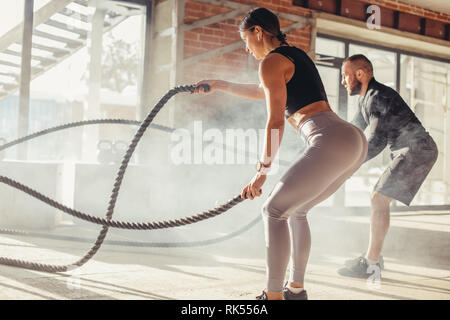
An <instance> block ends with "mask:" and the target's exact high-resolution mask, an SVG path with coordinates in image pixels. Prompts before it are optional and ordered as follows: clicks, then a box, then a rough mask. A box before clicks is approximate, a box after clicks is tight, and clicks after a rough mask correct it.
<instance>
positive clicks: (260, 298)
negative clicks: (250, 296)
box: [256, 290, 269, 300]
mask: <svg viewBox="0 0 450 320" xmlns="http://www.w3.org/2000/svg"><path fill="white" fill-rule="evenodd" d="M256 300H269V298H267V294H266V292H265V291H264V290H263V292H262V293H261V294H260V295H259V296H256Z"/></svg>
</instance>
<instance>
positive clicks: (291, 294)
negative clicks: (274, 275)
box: [283, 283, 308, 300]
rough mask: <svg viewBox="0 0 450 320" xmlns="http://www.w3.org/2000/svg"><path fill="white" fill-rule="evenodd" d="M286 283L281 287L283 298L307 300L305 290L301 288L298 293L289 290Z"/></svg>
mask: <svg viewBox="0 0 450 320" xmlns="http://www.w3.org/2000/svg"><path fill="white" fill-rule="evenodd" d="M286 285H287V283H286ZM286 285H285V286H284V288H283V298H284V300H308V294H307V293H306V290H302V291H300V292H299V293H294V292H292V291H291V290H289V288H288V287H287V286H286Z"/></svg>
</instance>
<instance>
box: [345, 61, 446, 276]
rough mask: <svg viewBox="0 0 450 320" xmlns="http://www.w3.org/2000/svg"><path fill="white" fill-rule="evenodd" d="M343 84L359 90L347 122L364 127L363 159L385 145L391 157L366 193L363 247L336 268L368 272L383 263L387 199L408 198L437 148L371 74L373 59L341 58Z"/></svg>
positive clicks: (402, 104) (404, 200) (360, 273)
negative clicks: (368, 200)
mask: <svg viewBox="0 0 450 320" xmlns="http://www.w3.org/2000/svg"><path fill="white" fill-rule="evenodd" d="M342 85H344V86H345V88H346V89H347V92H348V94H349V95H360V98H359V102H358V107H359V108H358V109H359V110H358V112H357V113H356V115H355V117H354V119H353V120H352V123H353V124H354V125H355V126H357V127H358V128H360V129H361V130H365V129H366V128H368V137H367V141H368V154H367V158H366V161H368V160H370V159H372V158H374V157H375V156H376V155H378V154H379V153H380V152H381V151H383V149H384V148H385V147H386V146H389V149H390V152H391V154H390V155H391V160H392V161H391V163H390V164H389V166H388V168H387V169H386V171H384V173H383V174H382V175H381V177H380V179H379V180H378V182H377V184H376V185H375V187H374V190H373V192H372V195H371V207H372V210H371V220H370V238H369V247H368V250H367V253H366V254H365V255H362V256H361V257H358V258H356V259H354V260H349V261H347V262H346V263H345V265H346V266H345V268H342V269H340V270H339V271H338V273H339V274H341V275H344V276H350V277H366V278H367V277H369V276H370V274H369V273H367V271H368V268H369V267H370V266H373V265H378V267H382V261H379V258H380V253H381V249H382V246H383V241H384V239H385V237H386V234H387V232H388V229H389V215H390V210H389V204H390V202H391V201H392V199H396V200H398V201H400V202H402V203H404V204H405V205H409V204H410V203H411V201H412V200H413V198H414V196H415V194H416V193H417V191H418V190H419V188H420V186H421V185H422V183H423V181H424V180H425V178H426V176H427V175H428V173H429V172H430V170H431V168H432V167H433V165H434V163H435V162H436V159H437V156H438V150H437V146H436V144H435V142H434V141H433V139H432V138H431V136H430V135H429V134H428V132H427V131H426V130H425V129H424V127H423V126H422V124H421V123H420V121H419V120H418V119H417V117H416V116H415V115H414V113H413V112H412V111H411V109H410V108H409V107H408V105H407V104H406V103H405V101H404V100H403V99H402V98H401V97H400V95H399V94H398V93H397V92H396V91H395V90H393V89H391V88H390V87H387V86H385V85H383V84H381V83H379V82H377V81H376V80H375V78H374V76H373V67H372V63H371V62H370V61H369V59H367V58H366V57H365V56H364V55H362V54H357V55H353V56H351V57H348V58H347V59H345V60H344V63H343V64H342ZM366 134H367V133H366ZM372 270H373V269H372Z"/></svg>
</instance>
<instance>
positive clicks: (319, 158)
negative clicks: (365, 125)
mask: <svg viewBox="0 0 450 320" xmlns="http://www.w3.org/2000/svg"><path fill="white" fill-rule="evenodd" d="M299 130H300V132H301V134H302V135H303V137H304V138H305V140H306V142H307V148H306V150H305V152H304V153H303V154H302V156H301V157H300V158H299V159H298V160H297V161H295V162H294V164H293V165H292V166H291V167H290V168H289V169H288V170H287V172H286V173H285V174H284V175H283V177H282V178H281V180H280V182H278V183H277V184H276V185H275V187H274V189H273V190H272V192H271V193H270V194H269V197H268V198H267V200H266V202H265V203H264V205H263V208H262V213H263V220H264V227H265V236H266V248H267V253H266V259H267V266H266V267H267V287H266V288H267V291H269V292H279V291H281V290H282V288H283V282H284V278H285V274H286V268H287V266H288V263H289V259H291V269H290V278H289V281H290V282H297V283H301V284H303V282H304V276H305V270H306V264H307V262H308V257H309V251H310V247H311V234H310V230H309V225H308V221H307V219H306V214H307V212H308V211H309V210H310V209H311V208H312V207H313V206H315V205H316V204H318V203H320V202H322V201H323V200H325V199H327V198H328V197H329V196H330V195H332V194H333V193H334V192H335V191H336V190H337V189H338V188H339V187H340V186H341V185H342V184H343V183H344V182H345V180H347V179H348V178H349V177H350V176H351V175H352V174H353V173H354V172H355V171H356V170H357V169H358V168H359V167H360V166H361V164H362V163H363V162H364V160H365V158H366V155H367V141H366V137H365V136H364V133H363V132H362V131H361V130H359V129H358V128H356V127H355V126H353V125H352V124H350V123H348V122H346V121H344V120H342V119H341V118H339V117H338V116H337V115H336V114H335V113H334V112H329V111H326V112H320V113H316V114H314V115H312V116H310V117H309V118H307V119H306V120H304V121H303V122H302V124H301V125H300V129H299ZM288 218H289V219H288ZM291 252H292V255H291Z"/></svg>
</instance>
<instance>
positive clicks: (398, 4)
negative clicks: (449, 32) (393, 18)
mask: <svg viewBox="0 0 450 320" xmlns="http://www.w3.org/2000/svg"><path fill="white" fill-rule="evenodd" d="M366 2H368V3H371V4H376V5H379V6H382V7H386V8H389V9H394V10H398V11H401V12H406V13H411V14H414V15H418V16H421V17H424V18H429V19H434V20H438V21H441V22H444V23H450V15H449V14H446V13H443V12H435V11H432V10H428V9H425V8H422V7H419V6H415V5H410V4H407V3H404V2H402V1H399V0H366Z"/></svg>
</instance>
